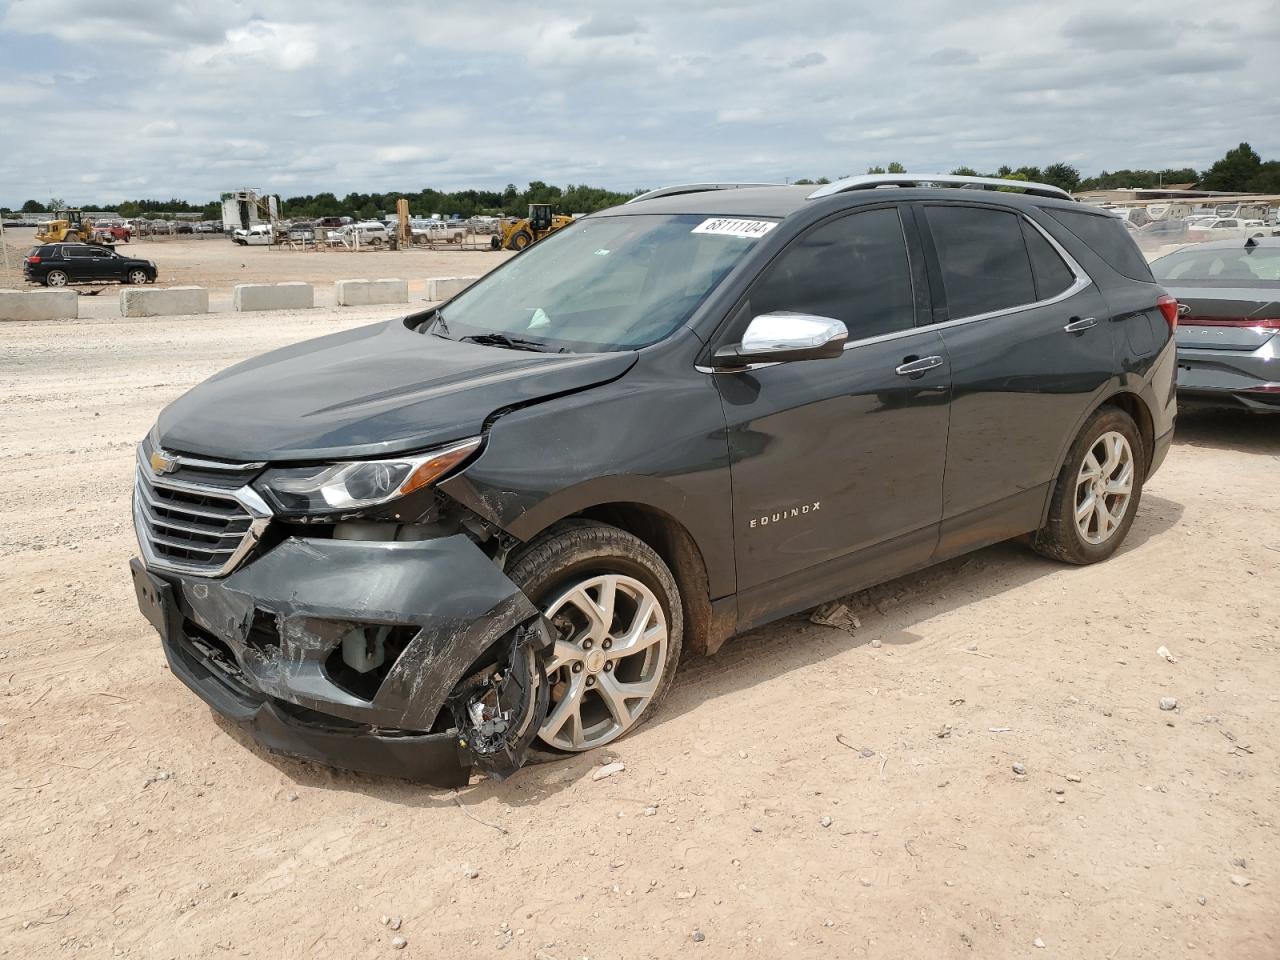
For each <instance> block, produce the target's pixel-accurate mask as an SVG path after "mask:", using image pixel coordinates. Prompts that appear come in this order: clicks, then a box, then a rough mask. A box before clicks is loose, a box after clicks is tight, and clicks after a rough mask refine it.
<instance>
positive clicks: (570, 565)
mask: <svg viewBox="0 0 1280 960" xmlns="http://www.w3.org/2000/svg"><path fill="white" fill-rule="evenodd" d="M506 572H507V576H508V577H510V578H511V580H512V581H513V582H514V583H515V584H516V585H517V586H519V587H520V588H521V589H522V590H523V591H524V592H525V594H526V596H528V597H529V599H530V600H532V601H533V604H534V606H536V607H537V608H538V609H539V610H541V611H542V612H543V613H544V614H547V615H548V619H550V621H551V623H552V626H553V628H555V633H556V636H557V639H556V645H555V649H554V651H553V653H552V654H551V659H550V663H549V664H548V669H547V677H548V681H549V682H550V683H551V684H552V688H551V703H550V706H549V707H548V710H547V718H546V720H545V721H544V723H543V725H542V729H541V730H540V731H539V732H538V743H540V744H542V745H543V749H544V750H545V749H547V748H549V749H550V750H552V751H557V752H559V753H581V752H584V751H586V750H593V749H595V748H596V747H602V746H604V745H605V744H608V743H612V742H613V741H615V740H617V739H619V738H620V737H623V736H625V735H627V734H629V733H630V732H631V731H632V730H634V729H636V727H638V726H639V725H640V724H642V723H643V722H644V721H646V720H647V719H649V717H651V716H653V714H654V713H655V712H656V710H657V708H658V706H659V704H660V703H661V702H662V700H663V698H664V697H666V695H667V693H668V691H669V690H670V689H671V685H672V683H673V682H674V681H675V675H676V665H677V664H678V663H679V661H680V651H681V648H682V645H683V637H684V611H683V609H682V608H681V605H680V592H679V590H678V588H677V586H676V581H675V577H673V576H672V575H671V571H670V570H669V569H668V568H667V565H666V564H665V563H663V562H662V558H661V557H659V556H658V555H657V554H656V553H655V552H654V551H653V549H652V548H650V547H649V545H648V544H646V543H645V542H644V541H642V540H640V539H639V538H638V537H635V536H632V535H631V534H629V533H626V532H625V531H623V530H619V529H618V528H617V527H611V526H609V525H607V524H603V523H596V522H593V521H586V520H571V521H566V522H564V523H561V524H557V525H556V526H555V527H552V528H551V530H549V531H548V532H547V533H546V534H544V535H543V536H541V537H539V538H538V539H537V540H535V541H533V543H531V544H530V545H529V546H528V547H527V548H525V549H524V550H523V551H521V552H520V553H519V554H518V555H516V556H515V557H514V558H513V560H512V562H511V564H510V565H509V566H508V568H507V571H506ZM610 585H612V587H613V597H614V599H613V601H612V603H611V604H609V606H610V607H611V609H612V616H611V617H610V622H609V623H607V624H605V623H604V622H603V619H602V618H601V617H599V616H597V617H595V618H594V619H593V618H592V617H591V616H590V615H589V614H588V612H587V609H588V605H591V607H592V608H594V609H595V610H596V611H597V614H599V612H600V611H601V608H602V607H604V606H605V605H606V596H607V594H606V591H607V590H608V589H609V586H610ZM627 633H632V634H634V640H631V641H630V642H628V641H627V639H626V634H627ZM624 643H625V644H627V647H636V649H635V652H633V653H630V654H627V653H625V652H623V653H619V650H622V649H625V648H624V646H623V645H624ZM637 645H638V646H637ZM641 691H643V692H641ZM628 694H629V695H628Z"/></svg>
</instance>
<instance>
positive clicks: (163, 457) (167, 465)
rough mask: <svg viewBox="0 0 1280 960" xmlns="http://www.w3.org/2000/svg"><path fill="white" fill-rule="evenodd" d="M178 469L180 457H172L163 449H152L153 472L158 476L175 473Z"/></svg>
mask: <svg viewBox="0 0 1280 960" xmlns="http://www.w3.org/2000/svg"><path fill="white" fill-rule="evenodd" d="M177 469H178V458H177V457H171V456H169V455H168V454H167V453H165V452H164V451H163V450H153V451H151V472H152V473H154V474H155V475H156V476H163V475H164V474H166V473H173V471H175V470H177Z"/></svg>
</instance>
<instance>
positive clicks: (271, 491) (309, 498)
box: [260, 437, 480, 513]
mask: <svg viewBox="0 0 1280 960" xmlns="http://www.w3.org/2000/svg"><path fill="white" fill-rule="evenodd" d="M479 446H480V438H479V437H472V438H471V439H470V440H461V441H459V442H458V443H451V444H449V445H448V446H447V447H438V448H437V449H435V450H429V451H427V452H426V453H418V454H413V455H412V456H404V457H393V458H392V459H389V460H356V461H351V462H348V463H331V464H325V465H322V466H318V467H288V468H284V469H280V470H268V471H267V472H266V474H265V475H263V477H262V480H261V481H260V482H261V484H262V486H263V487H264V488H265V490H266V493H267V494H268V496H270V497H271V499H272V500H274V501H275V503H276V505H277V506H278V507H280V509H281V510H283V511H285V512H286V513H327V512H329V511H332V510H352V509H358V508H361V507H373V506H377V505H378V504H380V503H386V502H387V501H388V500H394V499H395V498H396V497H403V496H404V495H405V494H407V493H413V492H414V491H415V490H421V489H422V488H423V487H426V486H429V485H430V484H432V483H434V482H435V481H436V480H438V479H439V478H440V477H442V476H444V475H445V474H446V473H448V472H449V471H450V470H452V469H453V468H454V467H456V466H457V465H458V464H460V463H461V462H462V461H463V460H465V459H467V457H469V456H471V454H472V453H474V452H475V451H476V449H477V448H478V447H479Z"/></svg>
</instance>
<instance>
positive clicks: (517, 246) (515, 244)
mask: <svg viewBox="0 0 1280 960" xmlns="http://www.w3.org/2000/svg"><path fill="white" fill-rule="evenodd" d="M531 243H533V237H532V236H530V235H529V232H528V231H527V230H521V231H520V232H519V233H517V234H516V235H515V236H514V237H512V238H511V244H510V246H511V249H512V250H523V249H524V248H525V247H527V246H528V245H529V244H531Z"/></svg>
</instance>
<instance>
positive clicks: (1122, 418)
mask: <svg viewBox="0 0 1280 960" xmlns="http://www.w3.org/2000/svg"><path fill="white" fill-rule="evenodd" d="M1145 465H1146V452H1145V450H1144V448H1143V446H1142V436H1141V434H1139V433H1138V427H1137V425H1136V424H1135V423H1134V422H1133V419H1132V418H1131V417H1130V416H1129V415H1128V414H1127V413H1125V412H1124V411H1123V410H1118V409H1116V408H1115V407H1103V408H1102V409H1101V410H1099V411H1098V412H1097V413H1095V414H1094V415H1093V417H1092V418H1091V419H1090V420H1089V422H1088V423H1086V424H1085V427H1084V429H1083V430H1082V431H1080V435H1079V436H1078V437H1077V438H1076V442H1075V443H1074V444H1072V446H1071V451H1070V453H1068V455H1067V462H1066V464H1065V465H1064V466H1063V468H1062V473H1061V474H1059V476H1058V482H1057V486H1056V487H1055V488H1054V491H1053V501H1052V502H1051V504H1050V506H1049V522H1048V523H1047V524H1045V526H1044V527H1043V528H1042V529H1041V530H1039V531H1038V532H1037V533H1036V535H1035V539H1034V541H1033V545H1034V547H1035V549H1036V550H1037V551H1038V552H1039V553H1042V554H1044V555H1045V556H1046V557H1052V558H1053V559H1055V560H1062V561H1065V562H1067V563H1079V564H1085V563H1097V562H1098V561H1100V560H1105V559H1107V558H1108V557H1109V556H1111V555H1112V554H1113V553H1115V552H1116V550H1117V549H1119V547H1120V544H1121V543H1123V542H1124V538H1125V536H1126V535H1127V534H1128V533H1129V528H1130V527H1131V526H1133V519H1134V515H1135V514H1136V513H1137V512H1138V503H1139V501H1140V500H1141V499H1142V484H1143V481H1144V480H1145V479H1146V478H1145V473H1146V466H1145Z"/></svg>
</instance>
